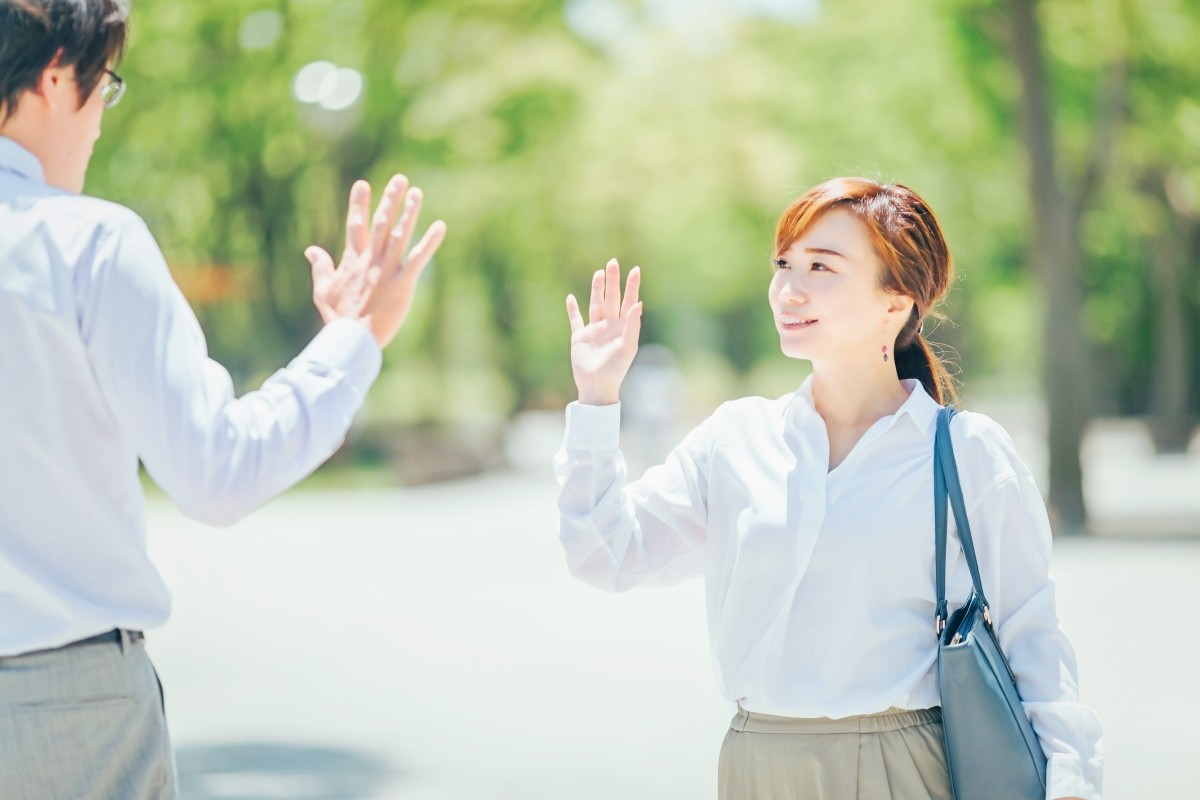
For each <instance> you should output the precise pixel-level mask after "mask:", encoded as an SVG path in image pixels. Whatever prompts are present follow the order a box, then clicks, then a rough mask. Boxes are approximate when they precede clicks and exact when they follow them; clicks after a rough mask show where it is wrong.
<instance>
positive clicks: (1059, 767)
mask: <svg viewBox="0 0 1200 800" xmlns="http://www.w3.org/2000/svg"><path fill="white" fill-rule="evenodd" d="M1060 797H1082V798H1083V800H1100V787H1098V786H1096V787H1093V786H1091V785H1090V784H1089V783H1088V781H1087V778H1086V777H1084V774H1083V761H1082V760H1081V759H1080V758H1079V757H1078V756H1073V755H1067V754H1065V753H1054V754H1053V755H1051V756H1050V758H1049V759H1048V760H1047V762H1046V800H1058V798H1060Z"/></svg>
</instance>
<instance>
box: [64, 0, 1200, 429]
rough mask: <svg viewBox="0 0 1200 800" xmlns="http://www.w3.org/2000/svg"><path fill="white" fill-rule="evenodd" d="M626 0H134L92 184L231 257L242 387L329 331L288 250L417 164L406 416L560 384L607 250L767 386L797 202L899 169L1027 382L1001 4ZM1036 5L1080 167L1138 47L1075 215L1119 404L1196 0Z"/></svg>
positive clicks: (304, 269)
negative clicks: (773, 272) (783, 218)
mask: <svg viewBox="0 0 1200 800" xmlns="http://www.w3.org/2000/svg"><path fill="white" fill-rule="evenodd" d="M613 2H614V4H615V5H616V6H619V7H620V8H621V9H624V11H625V19H626V21H627V26H626V29H625V30H624V31H623V32H621V33H619V34H617V35H613V36H610V37H609V38H608V39H604V38H603V37H596V36H589V35H582V34H587V33H588V32H587V31H583V32H582V34H581V32H579V31H575V30H572V28H571V27H570V26H569V25H568V14H566V13H564V4H563V3H561V2H549V1H547V0H527V1H526V2H516V0H489V1H486V2H485V0H472V1H469V2H459V3H454V4H445V3H435V2H430V1H429V0H425V1H424V2H415V1H413V2H405V3H395V2H388V1H386V0H340V1H339V2H329V1H328V0H290V1H289V0H275V2H267V1H266V0H258V1H256V2H244V0H239V1H238V2H233V0H210V1H209V2H206V3H177V2H166V0H140V1H139V2H137V3H136V4H135V8H134V27H133V37H132V41H131V48H130V51H129V55H128V57H127V59H126V63H125V64H123V65H122V67H121V72H122V74H123V76H124V77H126V79H127V81H128V83H129V85H130V91H129V93H128V95H127V97H126V99H125V101H124V102H123V103H122V105H121V106H120V107H119V108H118V109H116V110H115V111H113V112H110V113H109V114H108V116H107V117H106V120H105V126H106V130H105V136H104V138H103V139H102V140H101V141H100V143H99V145H98V148H97V150H98V152H97V156H96V159H95V160H94V162H93V169H92V174H91V176H90V182H89V186H88V190H89V191H90V192H92V193H95V194H99V195H103V196H107V197H110V198H112V199H115V200H117V201H119V202H123V203H125V204H127V205H129V206H131V207H133V208H134V209H135V210H137V211H139V212H140V213H141V214H142V215H143V216H145V217H146V218H147V219H148V221H149V223H150V225H151V228H152V229H153V230H154V231H155V232H156V234H157V235H158V237H159V239H160V242H161V243H162V245H163V248H164V250H165V252H166V253H167V255H168V259H169V260H170V261H171V263H172V265H173V267H174V268H175V269H176V271H177V274H178V276H179V278H180V280H181V282H182V283H183V284H184V286H185V288H186V287H188V286H189V276H190V275H193V274H196V273H197V270H198V268H199V267H207V266H211V265H217V266H218V267H220V273H221V274H222V275H225V276H227V278H228V283H227V284H225V291H224V292H222V293H218V295H217V296H215V297H213V298H204V297H201V296H199V295H194V296H195V297H196V300H197V302H198V304H199V311H198V313H199V316H200V317H201V321H202V323H203V324H204V327H205V330H206V333H207V334H208V336H209V339H210V346H211V350H212V352H213V354H214V356H215V357H216V358H218V359H219V360H221V361H222V362H223V363H226V364H227V365H228V366H230V368H231V369H232V371H233V372H234V374H235V377H237V378H238V380H239V381H240V382H241V383H242V385H243V386H246V388H249V386H248V384H249V382H251V381H253V380H254V379H256V378H258V377H261V376H262V375H263V374H264V372H266V371H269V370H271V369H273V368H274V367H276V366H277V365H278V364H279V363H280V362H282V361H283V360H284V359H286V358H288V357H290V356H291V355H293V354H294V353H295V352H296V351H297V350H298V349H299V348H300V347H301V346H303V344H304V342H305V341H306V340H307V338H308V337H309V336H310V335H311V334H312V332H313V330H314V329H315V327H316V325H317V324H318V320H317V317H316V314H315V312H314V311H313V310H312V309H311V304H310V302H309V293H310V288H311V287H310V283H309V273H308V266H307V263H306V262H305V260H304V258H303V256H302V252H303V249H304V247H305V246H306V245H308V244H310V243H320V244H322V245H323V246H325V247H327V248H329V249H330V250H331V252H334V253H337V252H340V249H341V245H340V241H339V240H340V237H341V233H342V226H343V218H344V213H345V210H344V209H345V195H346V192H347V191H348V188H349V186H350V183H351V182H352V181H353V180H354V179H355V178H358V177H366V178H368V179H369V180H371V181H372V183H373V184H374V185H376V186H382V184H383V182H384V181H385V180H386V178H387V176H388V175H389V174H390V173H391V172H393V171H397V170H402V171H405V172H406V174H408V175H409V176H410V177H411V178H412V179H413V180H414V182H415V183H417V184H418V185H420V186H421V187H422V188H423V189H424V190H425V192H426V198H427V199H426V212H425V222H429V221H431V220H433V219H434V218H436V217H442V218H444V219H446V220H447V222H448V224H449V236H448V239H447V241H446V244H445V245H444V247H443V250H442V252H441V253H440V254H439V256H438V258H437V261H436V263H435V264H434V265H433V266H432V267H431V269H430V270H429V272H428V273H427V275H426V278H425V279H424V281H423V283H424V285H423V286H422V291H421V296H420V298H419V301H418V304H417V306H416V308H415V309H414V313H413V315H412V317H411V320H410V322H409V324H408V326H407V327H406V329H405V330H404V331H403V332H402V333H401V336H400V337H399V339H398V341H397V343H396V344H395V345H393V347H392V348H391V349H390V350H389V352H388V353H387V356H386V359H385V374H384V376H383V377H382V378H381V383H380V386H379V387H378V390H377V392H375V393H373V396H372V399H371V408H370V414H371V418H372V419H376V420H392V421H411V422H416V421H454V420H460V419H466V418H476V417H479V416H487V415H493V416H504V415H507V414H509V413H512V412H513V411H515V410H517V409H519V408H522V407H531V406H532V407H552V406H555V405H558V404H560V403H561V402H563V401H564V400H565V399H566V398H568V397H569V396H570V394H571V388H572V387H571V383H570V371H569V367H568V362H567V326H566V318H565V312H564V309H563V298H564V297H565V295H566V294H567V292H569V291H574V292H576V293H585V292H586V290H587V286H588V280H589V276H590V274H591V271H592V270H594V269H596V268H598V267H599V266H601V265H602V264H603V263H604V261H605V260H607V259H608V258H609V257H613V256H616V257H618V258H619V259H621V261H622V264H623V265H625V266H633V265H634V264H641V265H642V266H643V269H644V271H645V283H644V297H645V300H646V307H647V312H646V318H645V328H644V330H645V338H646V339H647V340H649V341H657V342H663V343H665V344H667V345H669V346H670V347H671V348H672V349H674V350H676V351H677V352H678V353H680V355H681V358H682V360H683V363H685V364H696V365H700V364H703V365H707V366H705V367H704V369H705V370H706V372H707V373H708V374H709V375H710V376H711V375H716V374H719V373H721V372H722V369H728V370H729V376H730V379H731V380H738V381H741V382H742V383H743V384H745V385H749V386H750V388H754V387H755V385H756V384H755V377H754V376H758V375H767V374H771V375H774V374H776V373H777V372H778V370H776V369H775V368H774V367H771V368H766V367H764V365H769V364H778V363H781V362H782V359H781V357H780V356H778V354H777V352H778V348H777V341H776V338H775V334H774V330H773V326H772V324H771V320H770V318H769V314H768V312H767V305H766V287H767V282H768V280H769V274H770V273H769V268H768V266H767V262H768V258H769V256H770V249H771V245H772V235H773V227H774V221H775V218H776V217H777V215H778V214H779V212H780V211H781V210H782V209H783V208H784V207H785V206H786V205H787V203H788V202H789V201H790V200H791V199H793V198H794V197H795V196H796V195H797V194H798V193H799V192H801V191H802V190H803V189H804V188H805V187H807V186H810V185H812V184H813V183H816V182H818V181H819V180H822V179H824V178H827V177H830V176H833V175H837V174H848V173H857V174H868V175H872V176H877V177H882V178H885V179H892V180H898V181H900V182H903V183H905V184H907V185H910V186H912V187H914V188H915V189H917V190H918V191H920V192H921V193H922V194H923V195H924V196H926V197H927V198H928V199H929V201H930V203H931V204H932V206H933V207H934V208H935V209H937V210H938V212H939V214H940V217H941V220H942V222H943V225H944V227H945V229H946V231H947V234H948V237H949V239H950V241H951V245H952V247H953V248H954V251H955V254H956V262H957V265H958V269H959V273H960V281H959V283H958V286H957V288H956V290H955V291H954V292H953V294H952V297H951V301H950V304H949V307H948V309H947V310H948V312H949V314H950V316H951V317H952V318H953V319H954V320H955V323H956V325H954V326H942V328H941V329H940V330H939V331H938V332H937V333H938V335H937V337H936V338H939V339H941V340H943V341H945V342H947V343H948V344H950V345H952V346H953V347H955V348H956V349H957V350H958V351H959V352H960V353H961V354H962V356H963V372H964V377H966V378H967V379H968V380H971V379H973V378H976V377H978V378H982V377H984V376H996V377H999V378H1001V379H1003V380H1006V381H1016V382H1021V383H1024V384H1026V385H1028V384H1029V383H1030V378H1029V376H1030V375H1032V374H1034V373H1035V367H1036V365H1035V364H1033V363H1031V361H1032V359H1034V358H1036V355H1037V353H1038V350H1039V348H1040V347H1041V346H1042V343H1040V342H1038V341H1036V333H1035V328H1034V327H1033V326H1032V325H1031V324H1030V320H1032V319H1035V318H1036V314H1034V313H1033V312H1032V311H1031V310H1030V307H1031V305H1032V303H1033V298H1032V295H1031V290H1030V286H1031V282H1030V279H1029V276H1028V274H1027V270H1026V269H1025V266H1024V255H1023V248H1024V244H1025V241H1026V238H1027V224H1028V220H1027V214H1028V211H1027V207H1026V201H1025V192H1024V188H1023V181H1024V178H1025V176H1024V167H1023V164H1024V160H1023V154H1022V151H1021V149H1020V145H1019V135H1018V129H1017V124H1018V121H1017V120H1016V119H1015V117H1014V111H1013V109H1014V107H1015V104H1014V98H1015V93H1016V92H1017V90H1018V86H1017V81H1016V78H1015V76H1014V74H1013V72H1012V69H1011V66H1010V65H1009V64H1008V63H1007V61H1006V57H1005V51H1004V47H1003V42H1002V41H999V40H998V38H997V36H998V34H997V31H998V30H999V29H1001V28H1003V25H1002V24H1001V23H1002V21H1003V20H1002V18H1000V17H998V15H1000V14H1002V13H1003V6H1002V4H1000V3H998V2H995V0H992V2H974V1H973V0H972V1H971V2H968V0H941V2H939V3H932V4H931V3H926V2H920V1H919V0H904V1H903V2H900V1H897V2H889V3H879V2H870V1H869V0H839V2H825V3H823V4H822V9H821V13H820V15H819V17H818V18H816V19H815V20H813V21H811V22H809V23H792V22H787V21H782V20H778V19H769V18H761V17H760V18H754V17H744V18H743V17H737V16H731V17H730V18H729V19H728V20H726V21H725V22H724V23H722V24H720V25H716V26H715V27H714V26H713V25H709V26H708V27H704V26H703V25H700V22H702V20H700V21H698V20H695V19H682V18H680V19H675V20H672V19H666V20H664V19H662V18H660V17H656V16H655V15H653V14H651V13H649V11H648V10H647V8H648V6H644V5H643V4H642V3H639V2H634V1H633V0H630V2H624V3H620V2H617V0H613ZM574 5H578V4H577V3H576V4H574ZM734 5H736V4H729V7H731V8H732V7H733V6H734ZM1042 12H1043V16H1044V21H1045V24H1046V31H1047V40H1048V41H1047V46H1048V49H1049V50H1050V53H1051V60H1052V65H1053V75H1054V87H1053V89H1054V93H1055V97H1056V108H1057V109H1058V119H1057V120H1056V121H1057V123H1058V124H1059V126H1060V133H1061V134H1062V136H1063V139H1064V141H1065V142H1066V146H1067V149H1068V154H1069V157H1068V158H1067V163H1068V164H1069V165H1070V166H1071V168H1072V169H1075V170H1082V169H1083V167H1084V165H1085V164H1086V162H1087V154H1088V149H1089V147H1090V142H1091V139H1090V134H1091V132H1092V131H1093V128H1094V122H1095V119H1096V116H1097V114H1098V113H1100V112H1099V106H1098V101H1097V96H1098V95H1097V91H1096V87H1097V84H1098V80H1099V78H1100V76H1101V73H1102V71H1103V69H1104V68H1105V66H1106V64H1108V63H1109V61H1110V60H1111V57H1112V56H1113V54H1127V55H1128V63H1129V73H1128V84H1127V85H1128V96H1127V98H1128V99H1127V104H1126V106H1125V114H1124V116H1123V122H1122V126H1121V129H1120V139H1119V146H1118V147H1117V148H1116V150H1115V155H1114V156H1113V157H1112V158H1111V159H1110V162H1111V163H1107V162H1106V179H1105V181H1104V182H1103V183H1102V185H1101V188H1100V189H1099V190H1098V191H1097V192H1096V194H1095V196H1094V198H1093V200H1092V202H1090V203H1089V204H1088V206H1087V208H1086V209H1085V211H1084V228H1085V241H1086V243H1087V247H1088V255H1089V259H1090V262H1091V268H1090V271H1089V278H1088V281H1089V285H1088V291H1089V298H1090V299H1089V302H1088V309H1089V311H1088V319H1087V320H1084V321H1083V324H1085V325H1086V326H1087V330H1088V331H1089V334H1090V336H1091V337H1092V339H1093V340H1094V341H1095V343H1096V345H1097V348H1098V349H1099V350H1100V351H1101V352H1103V353H1104V354H1106V356H1107V357H1108V358H1110V359H1112V360H1113V361H1114V363H1116V364H1118V365H1119V366H1118V368H1117V369H1116V370H1115V372H1114V376H1113V380H1114V389H1113V393H1114V397H1115V398H1116V400H1115V401H1114V402H1115V403H1116V404H1117V405H1118V406H1119V407H1121V408H1123V409H1127V410H1138V409H1139V408H1140V407H1141V406H1142V405H1144V402H1145V396H1144V391H1142V390H1141V389H1139V387H1143V386H1145V384H1146V381H1147V376H1148V372H1147V369H1148V367H1146V364H1147V363H1148V362H1149V361H1151V360H1152V358H1151V353H1152V352H1153V350H1154V348H1155V346H1156V344H1155V339H1154V334H1153V326H1152V325H1150V324H1149V319H1150V318H1151V316H1152V315H1153V314H1154V313H1155V306H1154V303H1155V300H1154V296H1153V293H1152V292H1149V291H1147V289H1146V284H1147V279H1146V277H1145V271H1146V269H1147V264H1146V254H1147V248H1148V247H1149V245H1148V243H1149V242H1159V243H1160V244H1161V242H1162V240H1163V237H1168V238H1169V237H1170V236H1175V237H1176V239H1179V237H1186V236H1189V235H1190V236H1192V237H1193V238H1195V237H1196V234H1195V224H1194V219H1195V209H1196V202H1195V198H1196V196H1197V193H1198V190H1200V161H1198V160H1197V156H1196V153H1198V152H1200V149H1198V145H1200V98H1198V97H1197V95H1196V91H1195V88H1194V87H1196V86H1197V85H1200V80H1198V79H1200V75H1198V74H1197V70H1198V67H1197V63H1200V62H1197V61H1196V59H1194V57H1193V56H1192V50H1194V43H1195V42H1196V41H1200V12H1198V11H1197V9H1196V7H1195V5H1194V4H1189V3H1187V2H1185V1H1184V0H1175V1H1174V2H1156V3H1152V4H1137V5H1133V4H1130V3H1125V4H1123V3H1122V2H1121V0H1093V1H1092V2H1085V3H1080V2H1077V0H1047V2H1046V3H1045V4H1044V5H1043V8H1042ZM697 25H700V28H697ZM697 30H700V31H701V33H703V34H704V35H700V34H697V33H696V31H697ZM321 60H323V61H328V62H332V63H333V64H336V65H337V66H339V67H349V68H353V69H355V70H358V71H359V72H360V73H361V74H362V77H363V94H362V96H361V98H360V99H359V101H358V102H357V103H355V104H353V105H351V106H350V107H349V108H347V109H345V110H343V111H338V112H321V111H319V110H318V109H317V108H316V107H315V106H313V105H312V104H304V103H300V102H299V101H297V99H296V98H295V96H294V86H295V81H296V76H297V74H298V72H299V70H300V69H301V68H302V67H304V65H306V64H309V63H312V62H314V61H321ZM1172 187H1173V188H1172ZM1172 198H1174V200H1172ZM1189 198H1190V199H1189ZM1189 203H1190V205H1189ZM1181 209H1182V210H1181ZM1189 215H1190V216H1189ZM1189 220H1191V222H1189ZM1189 226H1190V227H1189ZM1188 231H1190V233H1187V232H1188ZM1195 247H1196V245H1195V243H1193V244H1192V245H1191V248H1192V249H1191V250H1188V251H1187V252H1190V253H1192V254H1194V252H1195ZM1184 261H1187V259H1186V258H1185V259H1184ZM1194 264H1195V259H1194V258H1192V259H1191V261H1190V262H1187V264H1186V269H1187V270H1190V271H1189V272H1188V273H1187V275H1188V277H1187V280H1186V281H1184V285H1185V286H1187V287H1188V288H1187V292H1188V303H1189V304H1190V305H1189V308H1190V309H1191V311H1192V318H1196V317H1198V316H1200V315H1197V314H1196V313H1195V311H1196V310H1197V297H1196V296H1197V287H1196V273H1195V266H1194ZM1194 335H1195V332H1193V337H1194ZM714 357H715V358H716V359H717V362H714V360H713V359H714ZM714 363H722V364H723V365H724V367H723V368H721V369H717V368H714V367H713V365H714ZM785 367H786V365H785ZM764 370H765V371H764ZM795 374H796V376H797V381H798V380H799V376H800V375H801V371H800V370H799V369H797V370H796V373H795ZM769 383H770V384H771V386H772V388H773V387H774V386H775V385H776V384H777V379H776V378H772V379H771V380H770V381H769ZM735 390H736V388H735V387H731V388H730V391H735ZM1193 396H1194V397H1195V396H1200V387H1198V389H1197V391H1195V392H1194V393H1193Z"/></svg>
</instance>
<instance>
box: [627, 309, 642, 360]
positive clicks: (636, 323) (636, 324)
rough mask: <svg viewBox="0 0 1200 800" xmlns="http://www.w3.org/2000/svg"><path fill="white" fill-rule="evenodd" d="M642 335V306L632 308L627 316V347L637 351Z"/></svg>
mask: <svg viewBox="0 0 1200 800" xmlns="http://www.w3.org/2000/svg"><path fill="white" fill-rule="evenodd" d="M641 334H642V304H641V303H637V304H635V305H634V306H632V307H630V309H629V313H628V314H626V315H625V343H624V344H625V347H626V348H627V349H628V348H632V349H633V350H635V351H636V350H637V345H638V339H639V338H640V336H641Z"/></svg>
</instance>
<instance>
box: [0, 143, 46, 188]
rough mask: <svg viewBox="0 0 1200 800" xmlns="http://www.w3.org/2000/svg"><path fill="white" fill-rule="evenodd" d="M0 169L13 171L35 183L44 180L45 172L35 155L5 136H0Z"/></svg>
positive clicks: (43, 181)
mask: <svg viewBox="0 0 1200 800" xmlns="http://www.w3.org/2000/svg"><path fill="white" fill-rule="evenodd" d="M0 170H8V171H9V172H15V173H16V174H18V175H20V176H21V177H23V178H28V179H29V180H31V181H34V182H36V183H45V182H46V173H45V171H44V170H43V169H42V162H40V161H38V158H37V156H35V155H34V154H33V153H31V152H29V151H28V150H26V149H25V148H24V147H21V145H19V144H17V143H16V142H14V141H13V140H12V139H9V138H8V137H7V136H0Z"/></svg>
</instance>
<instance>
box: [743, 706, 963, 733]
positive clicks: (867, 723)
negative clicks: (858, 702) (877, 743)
mask: <svg viewBox="0 0 1200 800" xmlns="http://www.w3.org/2000/svg"><path fill="white" fill-rule="evenodd" d="M941 721H942V709H941V708H940V707H937V706H935V707H933V708H921V709H915V710H908V709H902V708H889V709H888V710H887V711H882V712H880V713H878V714H861V715H859V716H854V717H842V718H841V719H829V718H828V717H820V718H818V719H802V718H799V717H777V716H774V715H772V714H759V713H756V712H754V711H747V710H746V709H744V708H742V706H741V704H738V713H737V715H736V716H734V718H733V721H732V722H731V723H730V725H729V727H731V728H733V730H735V731H739V732H743V733H881V732H883V731H897V730H900V729H901V728H913V727H916V726H917V725H928V724H929V723H931V722H941Z"/></svg>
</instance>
